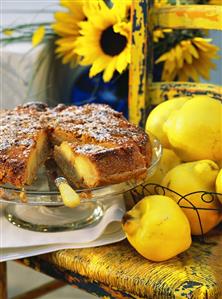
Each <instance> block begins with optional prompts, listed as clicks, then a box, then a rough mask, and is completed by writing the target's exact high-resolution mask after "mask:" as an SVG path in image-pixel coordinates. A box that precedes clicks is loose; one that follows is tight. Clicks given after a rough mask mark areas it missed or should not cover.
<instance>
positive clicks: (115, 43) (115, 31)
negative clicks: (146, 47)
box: [74, 2, 131, 82]
mask: <svg viewBox="0 0 222 299" xmlns="http://www.w3.org/2000/svg"><path fill="white" fill-rule="evenodd" d="M92 3H93V4H91V3H89V4H88V5H86V6H85V9H84V11H85V13H86V15H87V20H86V21H84V22H81V23H80V34H81V36H80V37H78V38H77V40H76V42H75V50H74V52H75V53H76V54H78V55H79V56H81V60H80V64H82V65H92V66H91V68H90V73H89V76H90V77H94V76H95V75H97V74H98V73H100V72H103V80H104V81H105V82H108V81H110V80H111V78H112V77H113V74H114V72H115V70H117V71H118V72H119V73H122V72H123V71H124V70H125V69H126V68H127V66H128V63H129V62H130V31H131V23H130V22H125V21H121V20H120V18H119V15H118V14H117V10H116V9H114V8H109V7H108V6H106V5H105V4H104V3H102V2H101V3H97V4H96V3H94V2H92Z"/></svg>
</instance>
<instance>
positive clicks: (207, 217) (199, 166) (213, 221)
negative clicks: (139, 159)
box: [161, 160, 222, 235]
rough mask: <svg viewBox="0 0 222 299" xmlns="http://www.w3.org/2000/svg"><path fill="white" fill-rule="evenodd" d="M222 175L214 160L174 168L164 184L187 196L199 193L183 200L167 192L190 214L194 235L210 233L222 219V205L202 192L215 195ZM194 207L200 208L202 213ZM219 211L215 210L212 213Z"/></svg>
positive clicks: (188, 216)
mask: <svg viewBox="0 0 222 299" xmlns="http://www.w3.org/2000/svg"><path fill="white" fill-rule="evenodd" d="M218 173H219V167H218V165H217V164H216V163H214V162H213V161H211V160H201V161H196V162H188V163H183V164H180V165H178V166H176V167H174V168H173V169H171V170H170V171H169V172H168V173H167V174H166V175H165V177H164V178H163V181H162V183H161V184H162V185H163V186H165V187H168V188H169V189H171V190H173V191H175V192H177V193H179V194H180V195H182V196H184V195H187V194H189V193H193V192H195V191H197V193H194V194H191V195H189V196H186V199H187V200H186V199H182V200H180V198H181V196H179V195H177V194H176V193H174V192H171V191H167V192H166V195H167V196H169V197H171V198H173V199H174V200H175V201H176V202H178V203H179V205H180V206H183V208H182V209H183V211H184V213H185V214H186V216H187V218H188V220H189V222H190V226H191V232H192V234H193V235H201V234H202V231H201V226H200V221H199V218H198V213H199V217H200V220H201V225H202V229H203V233H207V232H208V231H210V230H211V229H212V228H213V227H215V226H216V225H217V224H218V223H219V222H220V221H221V217H222V212H221V210H220V209H221V205H220V203H219V201H218V199H217V197H216V196H212V195H207V194H206V195H204V197H203V198H201V195H202V194H203V193H201V192H198V191H207V192H215V181H216V177H217V175H218ZM194 208H199V209H198V213H197V211H196V210H195V209H194ZM210 209H215V210H210Z"/></svg>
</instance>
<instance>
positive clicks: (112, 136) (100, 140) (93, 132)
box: [46, 104, 151, 166]
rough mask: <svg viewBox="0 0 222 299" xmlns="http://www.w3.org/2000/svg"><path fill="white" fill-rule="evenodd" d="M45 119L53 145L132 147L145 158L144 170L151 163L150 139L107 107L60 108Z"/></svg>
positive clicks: (55, 109)
mask: <svg viewBox="0 0 222 299" xmlns="http://www.w3.org/2000/svg"><path fill="white" fill-rule="evenodd" d="M46 118H47V121H48V123H49V128H50V129H51V131H52V133H51V137H52V141H53V142H54V143H55V144H60V143H61V142H62V141H68V142H78V143H81V144H85V143H87V144H90V143H91V144H92V143H93V144H97V145H105V146H106V147H114V146H123V145H124V146H125V147H132V146H134V147H135V148H136V147H137V148H139V151H140V152H141V154H142V155H143V156H144V157H145V160H146V163H147V166H148V165H149V164H150V162H151V147H150V140H149V136H148V135H147V134H146V133H145V132H144V131H143V130H142V129H141V128H139V127H137V126H135V125H133V124H130V123H129V122H128V121H127V120H126V119H125V118H124V117H123V115H122V113H119V112H116V111H114V110H113V109H112V108H110V107H109V106H108V105H104V104H100V105H98V104H87V105H84V106H69V107H66V106H64V105H62V106H61V105H60V106H57V107H56V108H54V109H53V110H51V111H50V112H49V113H48V115H47V116H46Z"/></svg>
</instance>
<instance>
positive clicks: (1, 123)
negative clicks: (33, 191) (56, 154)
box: [0, 108, 49, 187]
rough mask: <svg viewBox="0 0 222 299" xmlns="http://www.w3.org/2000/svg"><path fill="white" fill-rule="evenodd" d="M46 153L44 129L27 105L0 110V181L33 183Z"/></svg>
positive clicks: (36, 114) (22, 184)
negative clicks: (25, 106)
mask: <svg viewBox="0 0 222 299" xmlns="http://www.w3.org/2000/svg"><path fill="white" fill-rule="evenodd" d="M48 154H49V145H48V138H47V133H46V130H45V129H44V128H43V127H42V126H41V124H40V121H39V114H38V112H37V111H36V110H33V109H29V108H17V109H14V110H6V111H2V112H0V184H4V183H10V184H12V185H14V186H16V187H23V186H24V185H26V184H27V185H30V184H32V182H33V180H34V178H35V176H36V173H37V170H38V168H39V166H40V165H41V164H42V163H44V162H45V160H46V159H47V157H48Z"/></svg>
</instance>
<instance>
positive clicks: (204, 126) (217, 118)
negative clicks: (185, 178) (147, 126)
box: [163, 96, 222, 162]
mask: <svg viewBox="0 0 222 299" xmlns="http://www.w3.org/2000/svg"><path fill="white" fill-rule="evenodd" d="M174 101H177V100H176V99H175V100H174ZM221 116H222V105H221V102H220V101H219V100H216V99H213V98H210V97H208V96H195V97H193V98H192V99H190V100H188V101H186V102H185V103H184V104H183V105H182V106H181V107H180V108H179V109H177V110H176V111H173V112H172V113H171V114H170V115H169V117H168V119H167V121H166V122H165V123H164V125H163V131H164V132H165V133H166V135H167V137H168V140H169V143H170V145H171V146H172V148H173V149H174V150H175V152H176V153H177V154H178V156H179V157H180V158H181V160H183V161H187V162H189V161H195V160H202V159H210V160H213V161H219V160H221V159H222V117H221Z"/></svg>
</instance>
